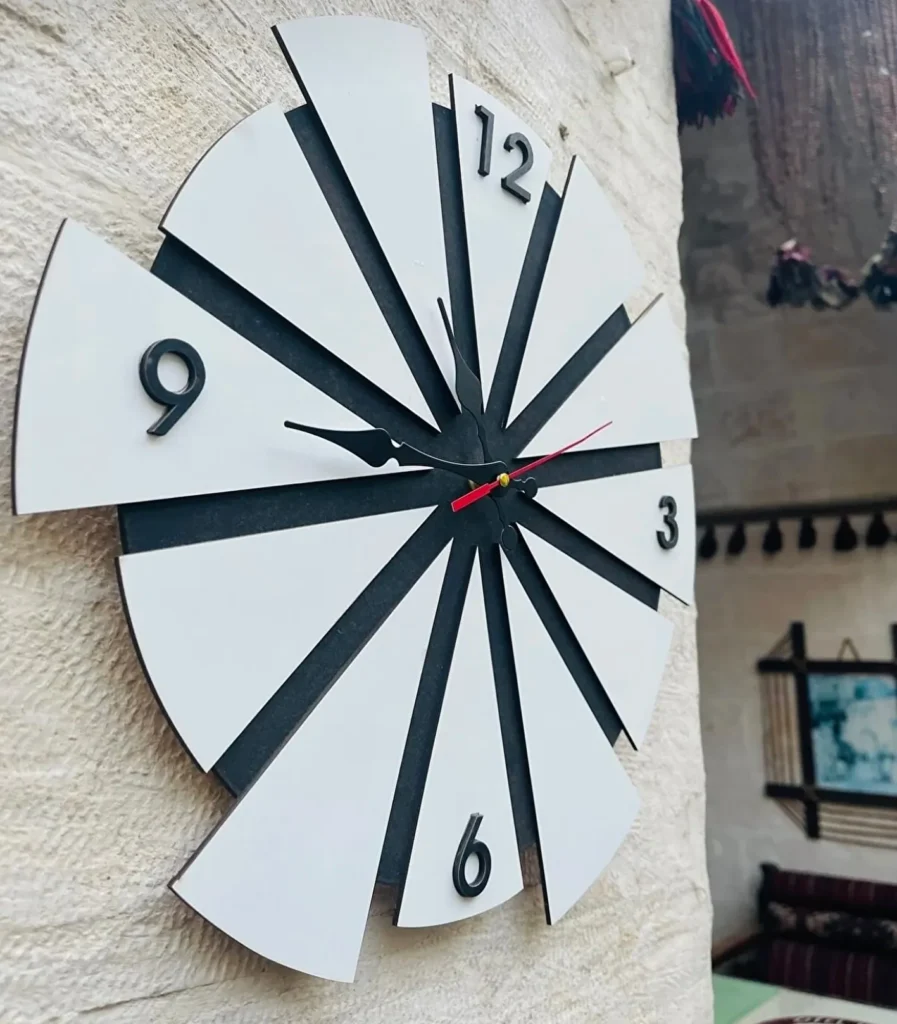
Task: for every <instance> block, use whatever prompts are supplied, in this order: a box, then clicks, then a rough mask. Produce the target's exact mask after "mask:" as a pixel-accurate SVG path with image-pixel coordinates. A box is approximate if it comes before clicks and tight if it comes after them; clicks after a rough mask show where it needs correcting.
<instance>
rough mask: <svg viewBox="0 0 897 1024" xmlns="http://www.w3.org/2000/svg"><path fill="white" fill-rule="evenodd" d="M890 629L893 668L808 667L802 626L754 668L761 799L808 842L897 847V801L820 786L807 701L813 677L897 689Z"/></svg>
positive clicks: (822, 662) (894, 635)
mask: <svg viewBox="0 0 897 1024" xmlns="http://www.w3.org/2000/svg"><path fill="white" fill-rule="evenodd" d="M890 628H891V644H892V648H893V651H894V657H893V660H891V661H864V660H861V659H851V660H842V659H840V658H838V659H811V658H809V657H808V656H807V640H806V629H805V627H804V624H803V623H802V622H793V623H792V624H791V626H790V629H789V632H788V634H787V635H786V637H785V638H783V640H782V641H781V642H780V643H779V644H778V645H776V648H775V649H774V650H773V651H772V652H770V654H769V655H768V656H767V657H764V658H761V659H760V660H759V661H758V662H757V671H758V672H759V673H760V676H761V685H762V687H763V691H762V701H763V714H764V753H765V760H766V778H767V782H766V787H765V793H766V795H767V796H768V797H771V798H772V799H774V800H777V801H778V802H779V803H780V804H781V806H782V809H783V810H784V811H785V812H786V813H787V814H788V815H789V817H791V818H792V819H793V820H794V821H795V822H796V823H798V824H799V825H800V826H801V827H802V828H803V830H804V831H805V832H806V835H807V836H808V838H810V839H833V840H836V841H841V842H851V843H859V844H861V845H872V846H887V847H897V795H892V794H887V793H869V792H863V791H854V790H846V789H840V788H838V789H835V788H830V787H825V786H820V785H819V784H818V780H817V778H816V765H815V761H814V753H813V735H812V715H811V700H810V677H811V676H819V675H854V674H862V673H870V674H875V675H882V676H893V677H894V679H895V681H897V625H892V626H891V627H890ZM895 753H897V752H895Z"/></svg>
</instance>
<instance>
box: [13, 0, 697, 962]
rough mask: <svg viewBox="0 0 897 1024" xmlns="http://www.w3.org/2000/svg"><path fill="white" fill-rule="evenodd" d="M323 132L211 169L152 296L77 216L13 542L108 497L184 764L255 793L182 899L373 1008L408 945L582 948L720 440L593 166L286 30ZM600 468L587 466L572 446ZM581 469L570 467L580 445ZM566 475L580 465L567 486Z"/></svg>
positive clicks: (416, 76)
mask: <svg viewBox="0 0 897 1024" xmlns="http://www.w3.org/2000/svg"><path fill="white" fill-rule="evenodd" d="M276 32H277V37H278V41H279V43H280V45H281V48H282V49H283V52H284V55H285V56H286V58H287V60H288V62H289V65H290V67H291V68H292V70H293V72H294V74H295V75H296V78H297V79H298V81H299V84H300V86H301V88H302V91H303V93H304V94H305V96H306V98H307V101H308V102H307V104H306V105H305V106H302V107H299V108H297V109H296V110H293V111H291V112H289V113H287V114H286V115H284V114H283V113H282V112H281V111H280V110H279V109H277V108H275V107H266V108H263V109H261V110H259V111H257V112H256V113H254V114H252V115H250V116H249V117H247V118H246V119H245V120H244V121H242V122H240V123H239V124H237V125H236V126H235V127H234V128H232V129H231V130H230V131H229V132H228V133H227V134H226V135H224V136H223V137H222V138H221V139H220V140H219V141H218V142H217V143H215V144H214V145H213V146H212V147H211V149H210V150H209V151H208V152H207V153H206V154H205V156H204V157H203V158H202V159H201V160H200V162H199V163H198V164H197V165H196V167H195V168H194V170H193V171H192V172H191V173H190V175H189V176H188V177H187V179H186V180H185V182H184V183H183V185H182V186H181V188H180V190H179V191H178V193H177V195H176V196H175V198H174V200H173V202H172V204H171V206H170V207H169V209H168V211H167V212H166V214H165V216H164V219H163V221H162V225H161V228H162V231H163V232H164V235H165V240H164V241H163V243H162V246H161V248H160V250H159V253H158V256H157V258H156V260H155V263H154V265H153V268H152V271H146V270H144V269H142V268H141V267H139V266H137V265H136V264H134V263H133V262H131V261H130V260H129V259H127V258H126V257H125V256H123V255H121V254H120V253H119V252H117V251H116V250H115V249H114V248H112V247H111V246H110V245H108V244H107V243H105V242H104V241H101V240H100V239H99V238H98V237H97V236H96V235H94V234H92V233H91V232H89V231H88V230H86V229H85V228H83V227H81V226H79V225H77V224H74V223H72V222H66V223H65V224H64V225H63V227H62V228H61V230H60V232H59V235H58V237H57V239H56V242H55V245H54V248H53V251H52V254H51V256H50V259H49V261H48V264H47V267H46V270H45V273H44V278H43V281H42V283H41V287H40V290H39V294H38V299H37V301H36V303H35V308H34V312H33V315H32V322H31V325H30V328H29V335H28V341H27V347H26V352H25V356H24V358H23V364H22V372H21V378H20V391H19V399H18V406H17V422H16V439H15V467H14V494H15V503H16V510H17V511H18V512H20V513H29V512H46V511H53V510H58V509H68V508H84V507H91V506H97V505H117V506H118V514H119V521H120V525H121V537H122V547H123V551H124V553H123V555H122V556H121V558H120V559H119V561H118V567H119V577H120V581H121V589H122V595H123V600H124V605H125V610H126V613H127V616H128V620H129V623H130V626H131V630H132V633H133V637H134V643H135V645H136V648H137V651H138V653H139V656H140V658H141V660H142V663H143V666H144V669H145V671H146V675H147V678H148V680H149V682H150V684H151V686H152V688H153V690H154V692H155V694H156V696H157V698H158V700H159V702H160V704H161V706H162V708H163V709H164V711H165V714H166V715H167V717H168V719H169V721H170V723H171V726H172V728H173V729H175V731H176V732H177V734H178V736H179V737H180V739H181V741H182V742H183V744H184V746H185V747H186V748H187V750H189V752H190V753H191V755H192V756H193V758H194V759H195V761H196V762H197V764H198V766H199V767H200V768H201V769H202V770H203V771H212V772H214V773H215V774H216V775H217V776H218V777H219V778H220V779H221V781H222V782H223V783H224V785H226V786H227V787H228V788H229V789H230V790H231V791H232V792H233V793H234V794H235V795H237V796H238V797H239V800H238V801H237V802H236V803H235V805H234V807H233V808H232V810H231V811H230V813H229V814H228V815H227V816H226V817H225V819H224V820H223V821H222V823H221V824H220V825H219V827H218V828H217V829H216V830H215V831H214V832H213V833H212V835H211V836H210V837H209V838H208V839H207V841H206V842H205V843H204V844H203V846H202V847H201V848H200V849H199V851H198V852H197V853H196V854H195V855H194V857H193V858H192V859H191V860H190V861H189V863H188V864H187V865H186V866H185V868H184V869H183V870H182V871H181V873H180V874H179V875H178V876H177V877H176V878H175V879H174V880H173V881H172V883H171V887H172V889H173V890H174V892H176V893H177V894H178V895H179V896H180V897H181V898H182V899H183V900H185V901H186V902H187V903H188V904H190V905H191V906H192V907H194V908H195V909H196V910H197V911H198V912H199V913H200V914H202V915H203V916H204V917H206V918H207V919H208V920H209V921H211V922H213V923H214V924H215V925H217V926H218V927H219V928H221V929H222V930H224V931H225V932H227V933H228V934H229V935H231V936H233V937H234V938H235V939H237V940H238V941H239V942H241V943H243V944H244V945H246V946H248V947H250V948H251V949H254V950H256V951H257V952H259V953H261V954H262V955H264V956H266V957H268V958H270V959H272V960H275V961H277V962H279V963H283V964H286V965H288V966H290V967H293V968H295V969H297V970H301V971H304V972H307V973H311V974H316V975H320V976H322V977H326V978H333V979H340V980H350V979H351V978H352V977H353V975H354V971H355V965H356V962H357V958H358V953H359V949H360V946H361V941H362V938H363V934H364V928H365V922H366V920H367V915H368V909H369V905H370V900H371V894H372V891H373V887H374V884H375V882H376V881H380V882H382V883H386V884H390V885H394V886H396V891H397V908H396V919H395V923H396V924H397V925H398V926H400V927H416V926H425V925H435V924H442V923H445V922H450V921H457V920H459V919H462V918H465V917H470V916H472V915H475V914H479V913H482V912H483V911H486V910H489V909H491V908H493V907H496V906H497V905H499V904H501V903H503V902H504V901H506V900H508V899H510V898H511V897H512V896H514V895H515V894H516V893H517V892H519V891H520V890H521V888H522V886H523V881H522V877H521V869H520V851H521V850H522V849H524V848H527V847H530V846H533V845H535V846H536V848H537V850H538V854H539V858H540V863H541V872H542V881H543V890H544V899H545V909H546V916H547V919H548V921H549V923H552V924H553V923H555V922H557V921H559V920H560V919H561V918H562V917H563V916H564V914H565V913H566V912H567V911H568V910H569V909H570V908H571V907H572V906H573V905H574V904H575V903H576V902H577V900H578V899H579V898H580V897H581V896H582V895H583V894H584V893H585V892H586V890H587V889H588V888H589V887H590V885H591V884H592V883H593V882H594V880H595V879H596V878H597V877H598V875H599V874H600V873H601V871H602V870H603V869H604V867H605V866H606V865H607V864H608V863H609V861H610V860H611V858H612V857H613V855H614V852H615V851H616V849H617V847H618V846H619V844H620V843H621V841H622V839H623V837H624V836H625V834H626V832H627V830H628V828H629V826H630V824H631V823H632V821H633V819H634V817H635V814H636V812H637V806H638V798H637V794H636V792H635V790H634V788H633V786H632V784H631V783H630V782H629V780H628V778H627V776H626V774H625V772H624V771H623V769H622V767H621V766H620V764H619V762H618V760H617V758H616V756H615V754H614V751H613V743H614V742H615V741H616V739H617V737H618V736H619V734H620V733H621V732H623V733H625V735H626V737H627V738H628V740H629V741H630V742H632V743H633V744H634V745H636V746H638V745H639V744H641V742H642V740H643V738H644V736H645V733H646V730H647V728H648V724H649V720H650V715H651V710H652V707H653V704H654V700H655V696H656V694H657V690H658V686H659V684H660V680H661V677H662V673H663V669H664V662H665V659H666V654H667V649H668V646H669V643H670V637H671V628H672V627H671V625H670V623H669V622H668V621H667V620H666V619H664V618H663V617H662V616H661V615H660V614H659V613H658V611H657V607H658V602H659V596H660V591H661V589H664V590H667V591H668V592H670V593H671V594H673V595H675V596H676V597H678V598H680V599H682V600H685V601H688V600H690V599H691V594H692V576H693V559H694V501H693V490H692V478H691V471H690V469H689V468H688V467H677V468H672V469H664V468H662V467H661V459H660V446H659V442H660V441H663V440H669V439H674V438H687V437H693V436H695V433H696V431H695V418H694V410H693V406H692V401H691V396H690V391H689V384H688V373H687V367H686V363H685V361H684V356H683V353H682V349H681V345H680V342H679V336H678V333H677V332H676V330H675V328H674V326H673V323H672V320H671V317H670V313H669V310H668V308H667V306H666V303H665V301H664V300H663V298H659V299H658V300H657V301H656V302H655V303H654V304H653V305H652V306H651V307H650V308H649V309H648V311H647V312H646V313H644V314H643V315H642V316H641V317H640V318H639V319H638V320H637V321H636V322H635V323H630V320H629V318H628V316H627V313H626V310H625V308H624V306H623V301H624V299H626V298H627V296H628V295H630V294H631V293H632V291H633V290H634V289H635V288H636V287H637V286H638V285H639V283H640V280H641V269H640V265H639V261H638V258H637V255H636V253H635V251H634V249H633V247H632V245H631V243H630V241H629V239H628V237H627V235H626V232H625V231H624V229H623V227H622V225H621V224H620V222H619V220H618V218H617V217H616V215H615V214H614V212H613V209H612V207H611V205H610V204H609V202H608V201H607V199H606V198H605V196H604V194H603V193H602V191H601V189H600V188H599V186H598V184H597V183H596V181H595V179H594V178H593V176H592V175H591V174H590V172H589V171H588V169H587V168H586V167H585V165H584V164H583V163H582V162H581V161H579V160H574V161H573V163H572V165H571V166H570V168H569V171H568V173H567V176H566V183H565V185H564V189H563V192H562V194H558V193H557V192H556V191H555V190H554V189H553V188H552V187H551V186H550V185H549V184H548V176H549V171H550V167H551V151H550V149H549V148H548V146H546V145H545V143H544V142H543V141H541V140H540V139H539V138H538V137H537V135H536V134H535V133H534V132H533V131H532V130H531V129H530V128H529V127H528V126H527V125H525V124H524V123H523V122H522V121H521V120H520V119H519V118H518V117H517V116H516V115H515V114H514V113H513V112H512V111H510V110H509V109H507V108H506V107H505V106H504V105H503V104H501V103H500V102H499V101H498V100H496V99H495V98H494V97H492V96H489V95H488V94H486V93H485V92H483V91H482V90H481V89H479V88H478V87H477V86H475V85H474V84H472V83H470V82H466V81H464V80H462V79H459V78H458V77H453V78H452V79H451V102H452V106H451V108H450V109H449V108H445V107H443V106H440V105H438V104H431V101H430V94H429V69H428V63H427V55H426V48H425V43H424V39H423V36H422V34H421V33H420V32H418V31H417V30H415V29H412V28H409V27H407V26H403V25H397V24H394V23H390V22H385V21H380V20H376V19H368V18H341V17H335V18H317V19H306V20H300V21H295V22H291V23H288V24H285V25H282V26H280V27H279V28H278V29H277V30H276ZM574 442H576V444H574ZM568 447H569V449H570V450H568V451H566V452H564V453H563V454H556V453H557V452H558V451H559V450H560V449H563V448H568ZM546 456H552V457H551V458H545V457H546Z"/></svg>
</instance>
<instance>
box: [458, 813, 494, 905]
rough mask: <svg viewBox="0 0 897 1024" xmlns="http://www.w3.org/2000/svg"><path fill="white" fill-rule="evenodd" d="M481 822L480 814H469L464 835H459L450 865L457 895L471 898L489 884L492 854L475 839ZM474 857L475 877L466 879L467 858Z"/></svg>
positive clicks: (481, 842) (484, 845)
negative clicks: (476, 864) (477, 864)
mask: <svg viewBox="0 0 897 1024" xmlns="http://www.w3.org/2000/svg"><path fill="white" fill-rule="evenodd" d="M482 822H483V815H482V814H471V816H470V821H468V823H467V828H466V829H464V835H463V836H461V843H460V845H459V846H458V852H457V853H456V854H455V862H454V864H453V865H452V881H453V882H454V883H455V891H456V892H457V893H458V895H459V896H464V897H466V898H468V899H469V898H471V897H473V896H479V895H480V893H481V892H482V891H483V890H484V889H485V888H486V886H487V885H488V884H489V876H490V875H491V874H492V854H491V853H490V852H489V847H488V846H487V845H486V844H485V843H484V842H483V841H482V840H477V832H478V831H479V829H480V825H481V824H482ZM471 856H473V857H476V859H477V861H478V863H479V868H478V870H477V874H476V878H474V880H473V881H472V882H468V881H467V873H466V871H465V868H466V867H467V860H468V858H469V857H471Z"/></svg>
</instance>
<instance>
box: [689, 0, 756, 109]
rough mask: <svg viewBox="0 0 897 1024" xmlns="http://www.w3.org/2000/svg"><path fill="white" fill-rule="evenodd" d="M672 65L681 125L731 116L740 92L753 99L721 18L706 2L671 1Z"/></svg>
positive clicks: (730, 38)
mask: <svg viewBox="0 0 897 1024" xmlns="http://www.w3.org/2000/svg"><path fill="white" fill-rule="evenodd" d="M672 19H673V64H674V74H675V78H676V104H677V107H678V112H679V127H680V128H682V126H683V125H686V124H693V125H695V127H697V128H700V127H701V126H702V125H703V124H704V122H705V121H708V120H709V121H715V120H717V118H720V117H727V116H729V115H731V114H733V113H734V112H735V107H736V105H737V103H738V99H739V97H740V96H741V95H742V93H746V94H747V95H748V96H750V97H752V98H755V96H756V94H755V93H754V90H753V87H752V86H751V83H750V80H749V79H748V76H747V72H746V71H745V69H744V65H743V64H742V62H741V58H740V57H739V56H738V52H737V51H736V49H735V45H734V44H733V42H732V37H731V36H730V35H729V31H728V29H727V28H726V23H725V21H723V17H722V15H721V14H720V13H719V11H718V10H717V9H716V7H714V5H713V4H712V3H711V2H710V0H673V4H672Z"/></svg>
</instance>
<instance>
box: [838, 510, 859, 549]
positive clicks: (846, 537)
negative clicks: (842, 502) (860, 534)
mask: <svg viewBox="0 0 897 1024" xmlns="http://www.w3.org/2000/svg"><path fill="white" fill-rule="evenodd" d="M856 546H857V533H856V530H855V529H854V528H853V527H852V526H851V525H850V520H849V519H848V518H847V516H841V521H840V522H839V523H838V529H837V530H835V540H834V544H833V547H834V549H835V551H853V549H854V548H855V547H856Z"/></svg>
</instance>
